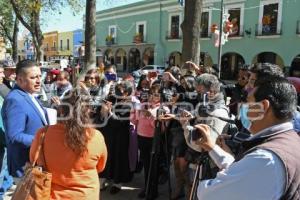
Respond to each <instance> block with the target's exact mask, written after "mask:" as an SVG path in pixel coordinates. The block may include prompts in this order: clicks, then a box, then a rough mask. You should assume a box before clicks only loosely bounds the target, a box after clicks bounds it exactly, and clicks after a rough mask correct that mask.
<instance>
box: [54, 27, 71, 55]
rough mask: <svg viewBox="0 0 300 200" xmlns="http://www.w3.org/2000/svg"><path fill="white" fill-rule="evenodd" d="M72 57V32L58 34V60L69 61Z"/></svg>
mask: <svg viewBox="0 0 300 200" xmlns="http://www.w3.org/2000/svg"><path fill="white" fill-rule="evenodd" d="M71 56H73V31H69V32H59V33H58V55H57V57H58V58H66V59H71Z"/></svg>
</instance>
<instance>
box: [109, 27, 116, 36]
mask: <svg viewBox="0 0 300 200" xmlns="http://www.w3.org/2000/svg"><path fill="white" fill-rule="evenodd" d="M108 35H110V36H112V38H116V37H117V26H116V25H113V26H109V27H108Z"/></svg>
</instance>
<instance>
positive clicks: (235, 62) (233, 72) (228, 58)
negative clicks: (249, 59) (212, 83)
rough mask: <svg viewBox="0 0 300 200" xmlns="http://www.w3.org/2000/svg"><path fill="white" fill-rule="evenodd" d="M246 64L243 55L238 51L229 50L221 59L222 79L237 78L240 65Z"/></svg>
mask: <svg viewBox="0 0 300 200" xmlns="http://www.w3.org/2000/svg"><path fill="white" fill-rule="evenodd" d="M244 64H245V59H244V58H243V56H242V55H240V54H239V53H236V52H228V53H225V54H223V56H222V60H221V79H224V80H235V79H236V77H237V74H238V71H239V67H241V66H243V65H244Z"/></svg>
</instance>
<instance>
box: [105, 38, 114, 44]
mask: <svg viewBox="0 0 300 200" xmlns="http://www.w3.org/2000/svg"><path fill="white" fill-rule="evenodd" d="M105 44H106V46H111V45H113V44H116V38H106V39H105Z"/></svg>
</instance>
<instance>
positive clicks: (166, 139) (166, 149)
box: [164, 133, 172, 200]
mask: <svg viewBox="0 0 300 200" xmlns="http://www.w3.org/2000/svg"><path fill="white" fill-rule="evenodd" d="M164 134H165V154H166V159H167V170H168V187H169V199H170V200H171V198H172V197H171V195H172V187H171V173H170V162H169V152H168V138H167V134H166V133H164Z"/></svg>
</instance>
